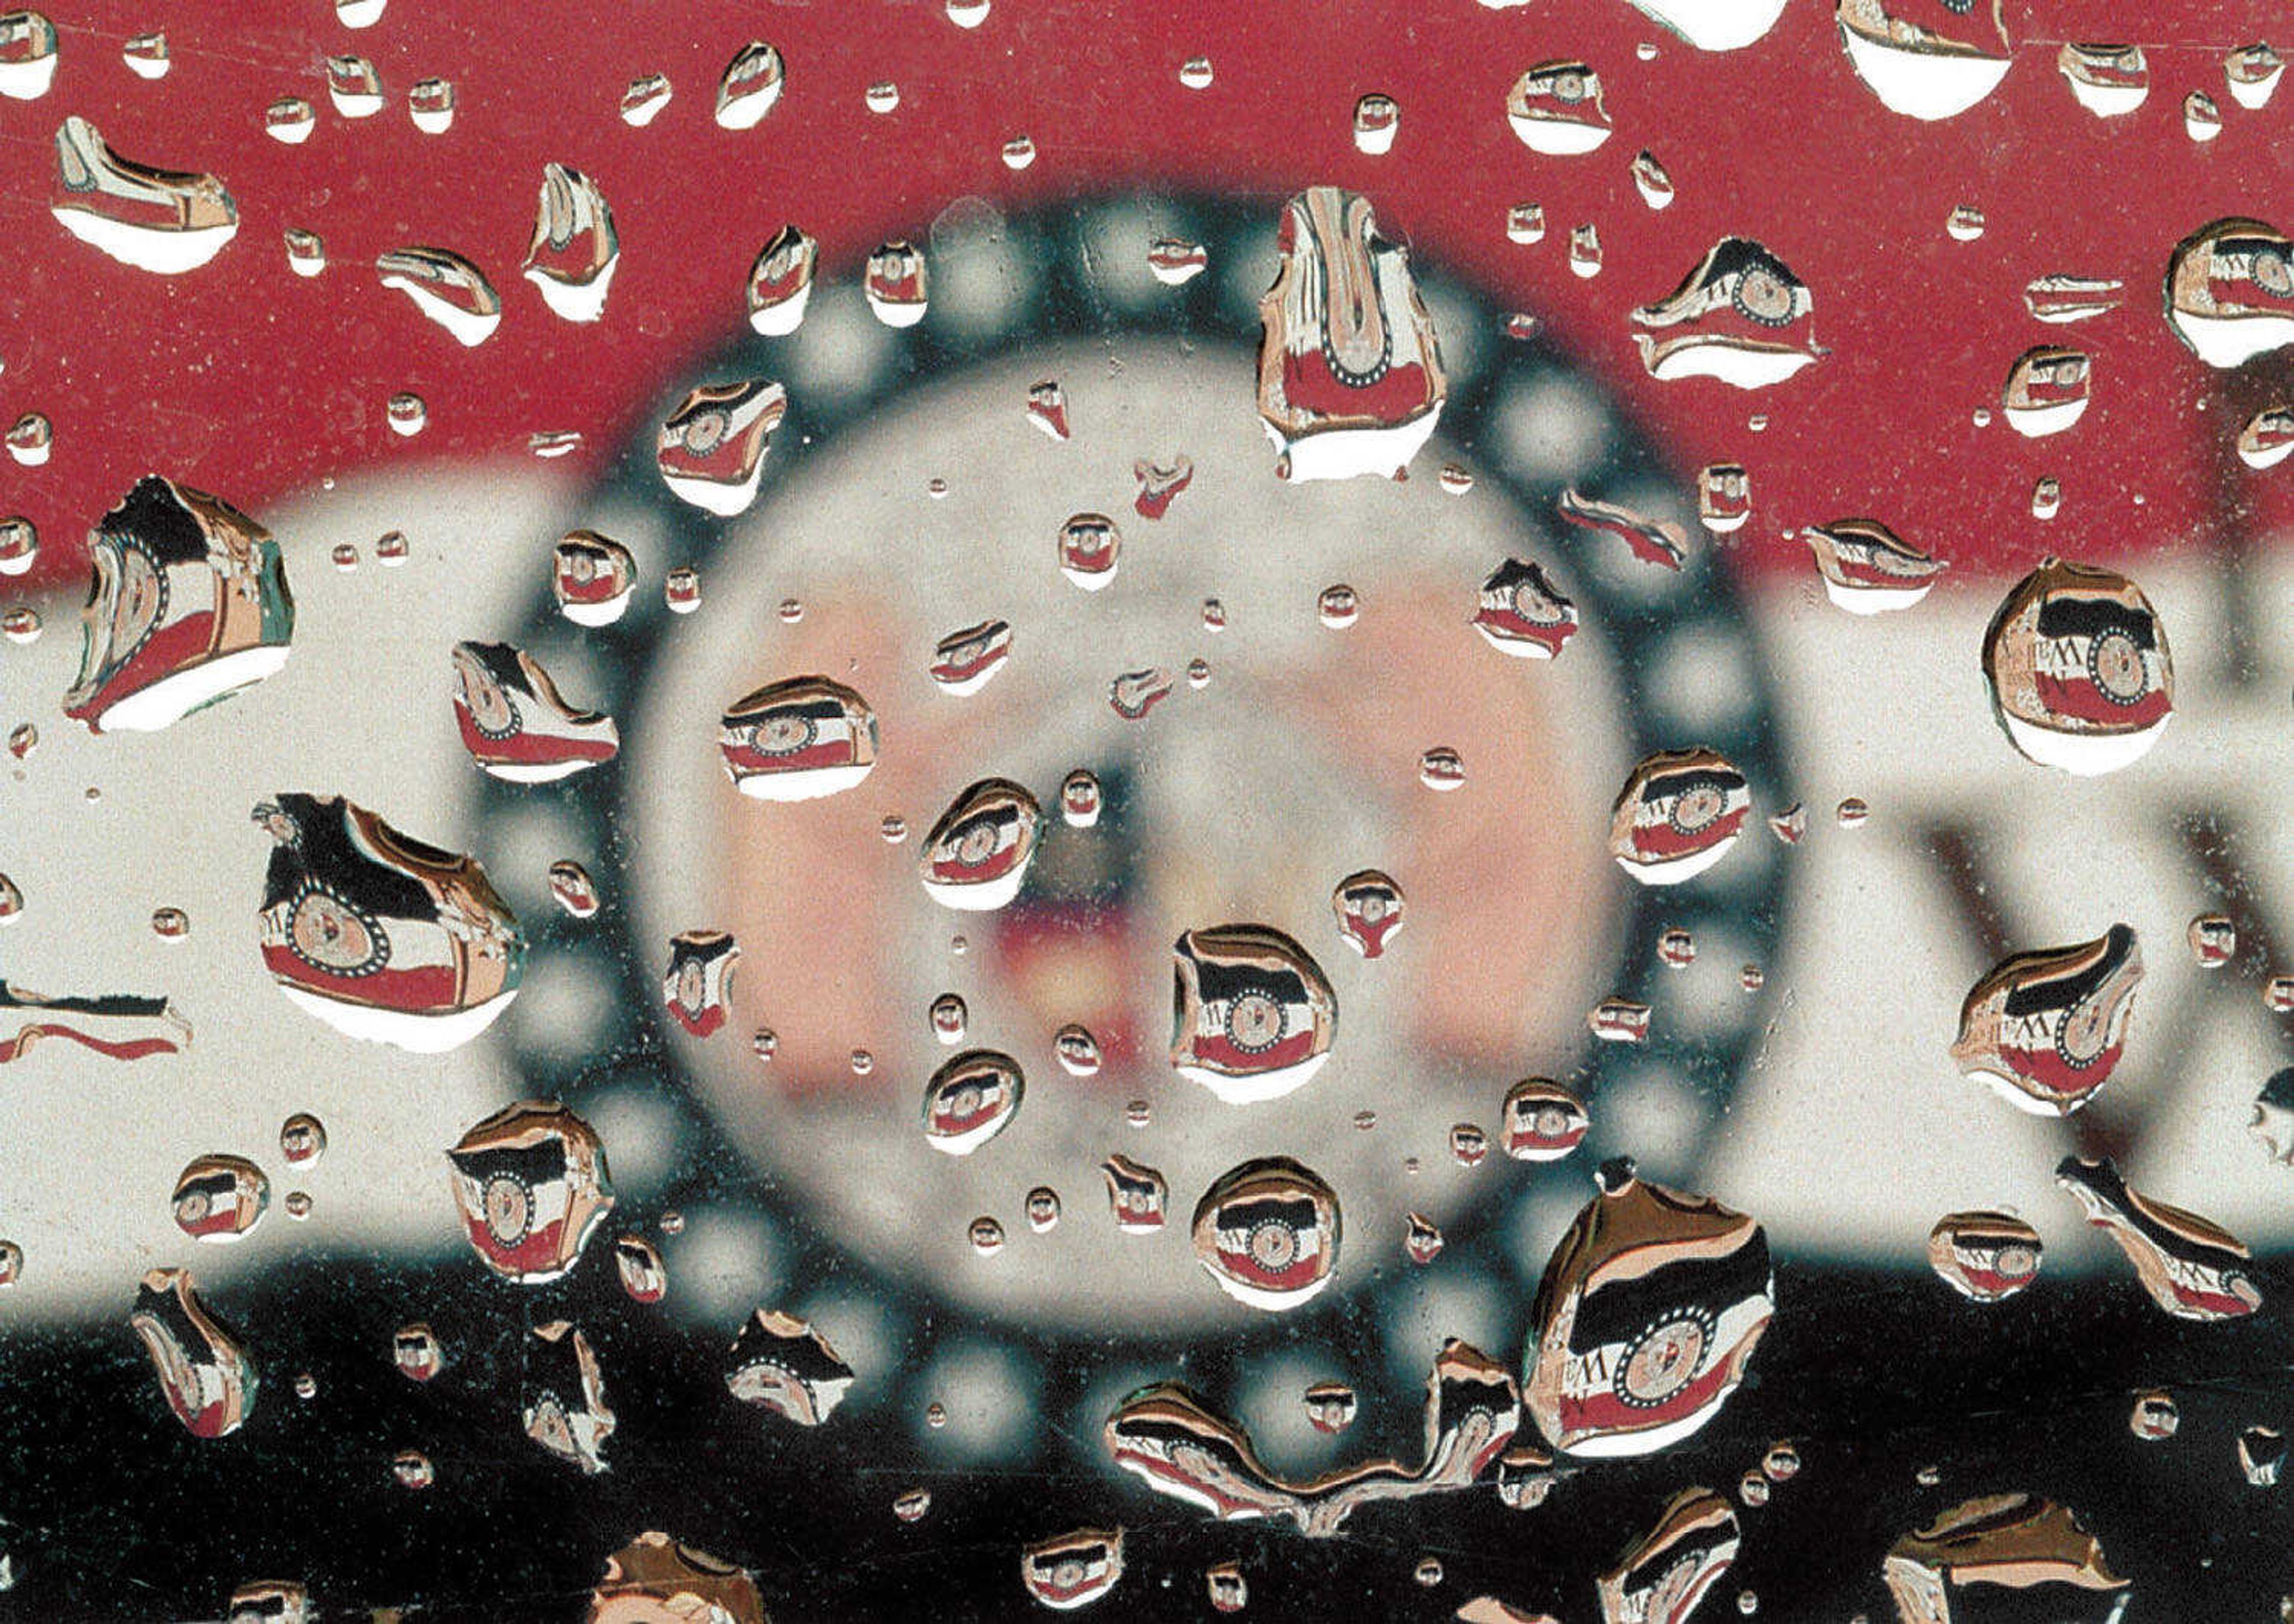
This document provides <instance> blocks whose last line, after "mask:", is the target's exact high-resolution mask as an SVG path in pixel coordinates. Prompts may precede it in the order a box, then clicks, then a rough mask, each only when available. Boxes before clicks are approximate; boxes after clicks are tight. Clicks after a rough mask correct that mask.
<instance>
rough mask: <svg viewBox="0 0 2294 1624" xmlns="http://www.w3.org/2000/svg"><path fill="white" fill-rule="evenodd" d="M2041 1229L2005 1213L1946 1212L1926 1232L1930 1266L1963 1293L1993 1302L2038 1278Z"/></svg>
mask: <svg viewBox="0 0 2294 1624" xmlns="http://www.w3.org/2000/svg"><path fill="white" fill-rule="evenodd" d="M2045 1253H2046V1248H2045V1247H2044V1246H2043V1245H2042V1244H2041V1242H2040V1239H2039V1232H2038V1230H2035V1229H2033V1228H2032V1227H2031V1226H2030V1224H2028V1223H2025V1222H2023V1221H2022V1220H2021V1219H2020V1218H2017V1217H2014V1216H2013V1215H2012V1214H2006V1213H1994V1212H1972V1213H1950V1214H1946V1215H1945V1216H1944V1217H1942V1218H1940V1219H1938V1220H1937V1221H1936V1226H1935V1228H1934V1229H1933V1230H1931V1231H1930V1232H1929V1234H1928V1265H1929V1267H1931V1268H1932V1269H1933V1270H1934V1271H1936V1274H1937V1276H1938V1277H1939V1278H1940V1279H1942V1280H1943V1282H1944V1283H1945V1284H1946V1285H1948V1286H1949V1287H1951V1288H1952V1289H1953V1290H1954V1291H1956V1292H1957V1293H1959V1295H1961V1296H1963V1297H1966V1298H1968V1299H1969V1300H1970V1301H1972V1302H1976V1303H1997V1302H2002V1301H2004V1300H2005V1299H2006V1298H2008V1297H2011V1296H2013V1295H2015V1294H2016V1293H2017V1292H2019V1291H2021V1290H2022V1289H2023V1287H2026V1286H2029V1285H2030V1283H2031V1282H2032V1281H2033V1280H2035V1279H2038V1278H2039V1264H2040V1262H2041V1260H2042V1258H2043V1257H2044V1256H2045Z"/></svg>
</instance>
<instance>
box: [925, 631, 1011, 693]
mask: <svg viewBox="0 0 2294 1624" xmlns="http://www.w3.org/2000/svg"><path fill="white" fill-rule="evenodd" d="M1011 657H1012V625H1011V622H1010V621H1002V620H987V621H980V622H979V623H978V624H977V625H972V626H965V627H963V628H960V629H957V630H955V631H951V632H949V633H948V635H947V636H946V637H942V638H941V639H940V641H939V642H938V643H937V644H935V645H934V646H933V648H932V661H931V665H930V667H928V668H927V670H928V671H929V674H930V675H931V679H932V680H933V681H934V682H936V683H938V684H939V685H940V692H941V693H943V694H954V695H956V696H957V697H959V698H962V697H965V696H968V695H970V694H977V693H978V692H980V689H982V688H984V687H986V686H988V683H989V681H990V680H992V679H993V678H995V676H996V674H997V672H999V671H1001V670H1003V669H1004V667H1005V662H1008V661H1009V660H1010V659H1011Z"/></svg>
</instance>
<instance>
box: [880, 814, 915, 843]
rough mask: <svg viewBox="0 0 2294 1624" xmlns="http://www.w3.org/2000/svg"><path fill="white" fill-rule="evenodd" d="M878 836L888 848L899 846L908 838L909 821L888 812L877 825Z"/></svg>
mask: <svg viewBox="0 0 2294 1624" xmlns="http://www.w3.org/2000/svg"><path fill="white" fill-rule="evenodd" d="M876 834H877V837H878V838H879V839H881V840H883V842H884V844H885V845H887V846H897V845H899V843H900V842H901V841H902V840H907V838H908V820H907V818H905V817H902V816H900V815H899V813H897V812H887V813H886V814H885V815H884V816H883V818H882V819H881V820H880V821H879V822H878V823H877V824H876Z"/></svg>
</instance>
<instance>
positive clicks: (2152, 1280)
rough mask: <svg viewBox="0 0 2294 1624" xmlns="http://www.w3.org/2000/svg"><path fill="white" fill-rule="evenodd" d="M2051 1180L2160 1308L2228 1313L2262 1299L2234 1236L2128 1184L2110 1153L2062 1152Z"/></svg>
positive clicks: (2207, 1316)
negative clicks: (2095, 1156)
mask: <svg viewBox="0 0 2294 1624" xmlns="http://www.w3.org/2000/svg"><path fill="white" fill-rule="evenodd" d="M2055 1182H2056V1183H2058V1184H2060V1185H2061V1186H2062V1188H2063V1189H2064V1190H2067V1191H2069V1192H2070V1195H2071V1196H2072V1197H2073V1198H2075V1199H2076V1200H2077V1201H2078V1204H2079V1206H2080V1208H2081V1210H2082V1211H2084V1212H2085V1213H2086V1214H2087V1222H2089V1223H2090V1224H2093V1225H2094V1226H2095V1228H2097V1229H2099V1230H2103V1232H2104V1233H2105V1234H2106V1235H2108V1236H2110V1237H2111V1239H2112V1241H2114V1242H2115V1243H2117V1245H2118V1246H2119V1250H2120V1251H2122V1252H2124V1253H2125V1254H2126V1255H2127V1261H2128V1262H2129V1263H2133V1264H2134V1265H2135V1275H2136V1278H2137V1279H2140V1280H2141V1281H2142V1283H2143V1287H2144V1290H2145V1291H2146V1292H2148V1293H2149V1294H2150V1296H2151V1300H2152V1302H2153V1303H2157V1304H2158V1306H2159V1307H2160V1309H2161V1310H2162V1311H2165V1312H2167V1313H2169V1314H2172V1315H2174V1316H2175V1317H2176V1318H2177V1319H2181V1320H2231V1319H2237V1318H2241V1317H2242V1316H2244V1315H2247V1314H2251V1313H2253V1312H2254V1311H2256V1310H2257V1309H2258V1308H2260V1307H2261V1306H2262V1291H2261V1288H2260V1287H2258V1286H2257V1285H2256V1284H2255V1283H2254V1281H2253V1279H2251V1278H2250V1277H2249V1273H2248V1271H2247V1268H2246V1263H2247V1259H2248V1257H2249V1253H2248V1251H2247V1249H2246V1247H2245V1246H2244V1245H2242V1244H2241V1242H2240V1241H2239V1240H2238V1238H2236V1237H2235V1236H2233V1235H2232V1234H2230V1233H2229V1232H2228V1231H2227V1230H2223V1229H2221V1228H2220V1227H2218V1226H2217V1225H2216V1224H2213V1223H2210V1222H2208V1221H2207V1220H2206V1219H2204V1218H2201V1217H2200V1216H2199V1215H2198V1214H2196V1213H2192V1212H2185V1211H2184V1210H2183V1209H2182V1208H2180V1207H2176V1206H2168V1205H2167V1204H2166V1203H2164V1202H2162V1201H2155V1200H2152V1198H2150V1197H2148V1196H2144V1195H2141V1194H2139V1193H2137V1192H2136V1191H2135V1190H2131V1189H2129V1188H2128V1187H2127V1181H2126V1180H2125V1179H2123V1178H2121V1177H2120V1176H2119V1166H2118V1164H2117V1163H2115V1162H2113V1161H2112V1160H2111V1158H2110V1157H2103V1158H2102V1159H2101V1160H2100V1161H2083V1160H2081V1159H2079V1158H2078V1157H2065V1158H2064V1159H2063V1160H2062V1163H2061V1164H2059V1165H2057V1166H2056V1168H2055Z"/></svg>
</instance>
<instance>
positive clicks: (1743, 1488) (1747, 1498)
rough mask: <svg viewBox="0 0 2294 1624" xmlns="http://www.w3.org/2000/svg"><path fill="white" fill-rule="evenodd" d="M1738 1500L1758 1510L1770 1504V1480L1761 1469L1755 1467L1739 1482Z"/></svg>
mask: <svg viewBox="0 0 2294 1624" xmlns="http://www.w3.org/2000/svg"><path fill="white" fill-rule="evenodd" d="M1737 1498H1738V1499H1739V1500H1741V1501H1743V1502H1744V1503H1745V1505H1747V1506H1753V1507H1756V1508H1757V1507H1759V1506H1765V1505H1767V1504H1768V1503H1769V1480H1768V1478H1767V1477H1766V1476H1765V1475H1764V1474H1762V1473H1761V1471H1760V1470H1759V1468H1757V1467H1755V1468H1754V1469H1753V1470H1752V1471H1750V1472H1747V1473H1745V1475H1744V1476H1743V1477H1742V1478H1740V1479H1738V1480H1737Z"/></svg>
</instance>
